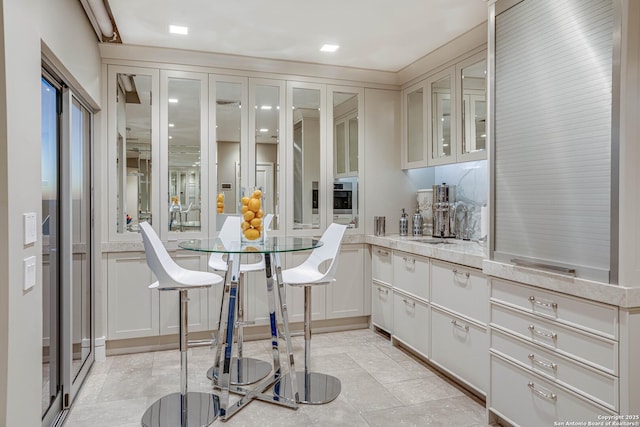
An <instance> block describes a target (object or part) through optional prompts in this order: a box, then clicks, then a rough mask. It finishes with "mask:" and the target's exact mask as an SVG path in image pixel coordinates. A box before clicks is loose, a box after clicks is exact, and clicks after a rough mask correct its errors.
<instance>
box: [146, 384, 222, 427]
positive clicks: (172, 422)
mask: <svg viewBox="0 0 640 427" xmlns="http://www.w3.org/2000/svg"><path fill="white" fill-rule="evenodd" d="M185 406H186V413H185V414H183V413H182V408H184V407H185ZM219 415H220V401H219V400H218V396H216V395H214V394H210V393H198V392H189V393H187V394H186V396H185V398H184V400H183V399H182V396H181V394H180V393H173V394H169V395H167V396H164V397H161V398H160V399H158V400H156V401H155V402H154V403H153V404H152V405H151V406H150V407H149V408H148V409H147V410H146V411H145V413H144V415H143V416H142V420H141V423H142V426H143V427H165V426H179V427H196V426H198V427H202V426H208V425H210V424H212V423H213V422H214V421H215V420H216V418H218V416H219Z"/></svg>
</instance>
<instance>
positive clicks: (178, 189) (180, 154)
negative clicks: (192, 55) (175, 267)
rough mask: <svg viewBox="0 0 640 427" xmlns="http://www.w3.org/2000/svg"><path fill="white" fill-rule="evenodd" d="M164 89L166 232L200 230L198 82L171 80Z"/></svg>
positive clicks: (199, 106)
mask: <svg viewBox="0 0 640 427" xmlns="http://www.w3.org/2000/svg"><path fill="white" fill-rule="evenodd" d="M167 87H168V89H167V90H168V97H167V101H168V105H167V108H168V115H167V117H168V123H167V126H168V127H169V128H168V135H169V141H168V144H167V145H168V150H169V153H168V154H169V156H168V159H169V162H168V170H169V224H168V229H169V231H176V232H180V231H199V230H200V203H201V200H202V195H201V191H200V145H201V142H200V135H201V126H202V124H201V123H200V108H201V100H200V92H201V82H200V80H192V79H182V78H174V77H171V78H169V79H168V82H167Z"/></svg>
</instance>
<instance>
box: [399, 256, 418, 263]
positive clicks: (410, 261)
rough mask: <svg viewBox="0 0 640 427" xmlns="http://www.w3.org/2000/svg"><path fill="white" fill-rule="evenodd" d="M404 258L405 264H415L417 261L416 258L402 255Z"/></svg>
mask: <svg viewBox="0 0 640 427" xmlns="http://www.w3.org/2000/svg"><path fill="white" fill-rule="evenodd" d="M402 259H403V260H404V262H405V264H406V263H411V264H415V263H416V259H415V258H407V257H402Z"/></svg>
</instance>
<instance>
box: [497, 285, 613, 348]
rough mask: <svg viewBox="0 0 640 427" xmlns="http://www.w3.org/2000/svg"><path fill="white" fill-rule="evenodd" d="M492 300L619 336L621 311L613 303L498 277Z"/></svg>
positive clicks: (566, 322)
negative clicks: (573, 295)
mask: <svg viewBox="0 0 640 427" xmlns="http://www.w3.org/2000/svg"><path fill="white" fill-rule="evenodd" d="M491 299H492V300H496V301H500V302H502V303H504V304H507V305H512V306H515V307H518V308H520V309H522V310H525V311H528V312H530V313H533V314H535V315H538V316H542V317H546V318H550V319H554V320H557V321H559V322H562V323H565V324H567V325H570V326H574V327H576V328H579V329H584V330H587V331H589V332H593V333H594V334H599V335H602V336H605V337H608V338H611V339H617V338H618V310H617V308H616V307H613V306H610V305H605V304H600V303H596V302H592V301H587V300H584V299H580V298H576V297H572V296H569V295H562V294H558V293H556V292H551V291H545V290H542V289H539V288H536V287H533V286H527V285H522V284H519V283H513V282H507V281H504V280H498V279H492V283H491Z"/></svg>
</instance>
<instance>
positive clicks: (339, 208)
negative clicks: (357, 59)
mask: <svg viewBox="0 0 640 427" xmlns="http://www.w3.org/2000/svg"><path fill="white" fill-rule="evenodd" d="M328 94H329V111H328V113H329V115H328V119H329V122H330V123H331V128H332V131H333V193H332V194H331V195H330V197H331V198H332V199H333V212H332V213H333V222H337V223H339V224H346V225H347V226H348V227H349V228H357V227H358V221H359V215H358V214H359V212H360V209H359V208H360V206H359V200H360V198H359V197H358V193H359V192H360V191H361V190H360V187H359V177H358V171H359V170H360V169H361V168H360V156H359V153H360V152H361V150H362V147H361V144H362V142H361V141H360V139H361V138H360V135H362V134H363V132H362V130H361V127H362V126H363V124H362V121H361V120H358V119H359V114H360V112H359V106H360V103H361V102H360V100H361V99H362V90H361V89H359V88H347V87H329V88H328Z"/></svg>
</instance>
